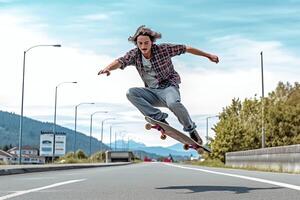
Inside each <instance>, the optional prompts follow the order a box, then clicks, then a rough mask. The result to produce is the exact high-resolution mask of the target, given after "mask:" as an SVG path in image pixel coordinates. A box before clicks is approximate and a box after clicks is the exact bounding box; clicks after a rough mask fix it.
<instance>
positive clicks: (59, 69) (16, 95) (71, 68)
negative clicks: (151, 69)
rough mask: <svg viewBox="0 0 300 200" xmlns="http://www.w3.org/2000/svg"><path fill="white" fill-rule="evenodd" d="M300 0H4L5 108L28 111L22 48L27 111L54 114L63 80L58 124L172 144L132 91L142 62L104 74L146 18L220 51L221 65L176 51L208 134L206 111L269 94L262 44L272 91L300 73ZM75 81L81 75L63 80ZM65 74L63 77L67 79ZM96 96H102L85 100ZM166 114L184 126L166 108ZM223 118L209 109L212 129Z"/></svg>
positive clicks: (188, 100)
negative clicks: (150, 123) (150, 127)
mask: <svg viewBox="0 0 300 200" xmlns="http://www.w3.org/2000/svg"><path fill="white" fill-rule="evenodd" d="M299 13H300V0H285V1H278V0H264V1H261V0H245V1H237V0H226V1H221V0H189V1H184V0H165V1H161V0H152V1H146V0H93V1H92V0H84V1H83V0H77V1H74V0H73V1H71V0H49V1H47V0H44V1H38V0H26V1H25V0H0V27H1V29H0V30H1V31H0V110H2V111H8V112H14V113H16V114H20V113H21V94H22V67H23V58H24V57H23V52H24V51H25V50H28V49H29V48H30V47H32V46H35V45H52V44H61V45H62V47H61V48H54V47H36V48H33V49H31V50H30V51H28V52H27V53H26V62H25V64H26V65H25V66H26V68H25V93H24V116H27V117H31V118H33V119H36V120H41V121H48V122H53V120H54V119H53V118H54V117H53V116H54V99H55V88H56V86H58V85H59V86H58V98H57V124H59V125H62V126H65V127H68V128H70V129H74V116H75V114H74V113H75V106H76V105H79V104H80V106H78V120H77V131H79V132H82V133H84V134H87V135H89V129H90V116H91V114H92V113H94V112H97V111H108V113H105V114H104V113H97V114H95V115H94V116H93V136H94V137H96V138H100V132H101V124H102V121H103V120H104V119H107V118H115V119H114V120H106V121H104V139H103V141H104V142H105V143H108V142H109V130H110V126H111V127H112V133H113V134H114V133H115V132H116V133H117V137H118V139H121V138H124V139H128V138H129V139H133V140H136V141H139V142H143V143H145V144H146V145H147V146H169V145H172V144H175V143H177V142H176V141H175V140H172V139H169V140H166V141H161V140H160V139H159V134H158V133H157V132H155V131H146V130H145V129H144V125H145V120H144V118H143V116H142V115H141V114H140V113H139V112H138V111H137V110H136V109H135V107H134V106H133V105H131V104H130V102H129V101H128V100H127V98H126V92H127V90H128V89H129V88H131V87H143V83H142V81H141V79H140V77H139V75H138V73H137V71H136V69H135V67H134V66H130V67H127V68H126V69H125V70H115V71H113V72H112V74H111V76H109V77H106V76H98V75H97V73H98V71H99V70H100V69H102V68H104V67H105V66H107V65H108V64H110V63H111V62H112V61H113V60H114V59H116V58H118V57H120V56H123V55H124V54H125V53H126V52H127V51H129V50H130V49H132V48H135V46H134V45H133V44H132V43H129V42H128V40H127V39H128V37H129V36H130V35H133V34H134V32H135V30H136V28H137V27H138V26H140V25H146V26H147V27H150V28H152V29H153V30H155V31H157V32H160V33H161V34H162V39H160V40H158V41H157V43H158V44H159V43H173V44H185V45H188V46H192V47H195V48H198V49H201V50H203V51H205V52H208V53H212V54H216V55H218V56H219V59H220V63H219V64H215V63H212V62H210V61H209V60H208V59H206V58H203V57H198V56H194V55H191V54H184V55H180V56H177V57H174V58H173V59H172V60H173V64H174V66H175V69H176V71H177V72H178V73H179V74H180V76H181V79H182V83H181V85H180V92H181V98H182V103H183V104H184V105H185V106H186V108H187V109H188V110H189V113H190V115H191V117H192V119H193V120H194V121H195V123H196V124H197V126H198V131H199V132H200V134H201V136H202V137H205V134H206V118H207V117H208V116H215V115H217V114H219V113H220V112H222V109H223V108H224V107H226V106H228V105H230V103H231V100H232V99H233V98H239V99H241V100H243V99H245V98H254V96H255V95H257V96H258V97H259V96H261V68H260V52H261V51H263V55H264V76H265V77H264V78H265V79H264V81H265V93H266V94H267V93H268V92H270V91H272V90H274V89H275V87H276V85H277V84H278V82H279V81H282V82H285V83H286V82H290V83H294V82H296V81H298V82H299V77H300V76H299V75H300V68H299V65H300V61H299V59H298V55H299V53H300V39H299V35H300V15H299ZM73 81H77V82H78V83H77V84H71V83H63V82H73ZM60 83H63V84H60ZM90 102H94V103H96V104H94V105H89V104H82V103H90ZM162 110H163V111H164V112H167V113H169V118H168V121H169V123H170V124H171V125H173V126H174V127H175V128H177V129H179V130H182V127H181V125H180V124H179V122H178V121H177V119H176V117H175V116H174V115H173V114H172V113H171V112H170V111H168V110H167V109H165V108H162ZM216 122H217V118H216V117H215V118H209V123H208V129H209V135H210V136H213V135H214V133H213V131H212V130H211V127H212V126H213V125H214V124H215V123H216Z"/></svg>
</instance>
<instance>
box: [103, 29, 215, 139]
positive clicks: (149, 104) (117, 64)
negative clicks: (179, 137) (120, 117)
mask: <svg viewBox="0 0 300 200" xmlns="http://www.w3.org/2000/svg"><path fill="white" fill-rule="evenodd" d="M160 38H161V34H160V33H157V32H154V31H152V30H151V29H149V28H146V27H145V26H144V25H143V26H140V27H139V28H138V29H137V31H136V33H135V34H134V35H133V36H131V37H129V38H128V40H129V41H130V42H133V43H134V44H135V45H136V46H137V48H134V49H132V50H130V51H129V52H127V53H126V54H125V55H124V56H123V57H120V58H118V59H116V60H115V61H113V62H112V63H111V64H109V65H108V66H107V67H105V68H104V69H102V70H100V71H99V72H98V75H100V74H106V75H107V76H109V75H110V71H112V70H115V69H118V68H121V69H124V68H125V67H127V66H129V65H134V66H135V67H136V69H137V70H138V72H139V74H140V76H141V78H142V80H143V82H144V84H145V87H142V88H137V87H136V88H130V89H129V90H128V92H127V98H128V100H129V101H130V102H131V103H132V104H133V105H134V106H135V107H136V108H137V109H138V110H139V111H140V112H141V113H142V114H143V115H145V116H149V117H151V118H153V119H156V120H158V121H161V122H163V123H166V124H168V123H167V121H166V118H167V117H168V114H167V113H163V112H162V111H161V110H159V109H158V108H156V107H167V108H169V109H170V110H171V111H172V112H173V113H174V114H175V116H176V117H177V118H178V120H179V122H180V123H181V124H182V125H183V130H184V131H186V132H189V134H190V136H191V138H192V139H194V140H195V141H197V142H198V143H200V144H202V139H201V137H200V136H199V134H198V133H197V130H196V125H195V123H194V122H193V121H192V119H191V117H190V115H189V113H188V111H187V109H186V108H185V107H184V105H183V104H182V103H181V102H180V93H179V84H180V76H179V74H178V73H177V72H176V71H175V70H174V66H173V64H172V60H171V58H172V57H173V56H176V55H180V54H183V53H186V52H187V53H191V54H194V55H198V56H203V57H206V58H208V59H209V60H210V61H212V62H215V63H218V62H219V58H218V56H216V55H212V54H208V53H205V52H203V51H201V50H199V49H196V48H193V47H189V46H185V45H174V44H159V45H157V44H154V42H155V41H156V40H157V39H160Z"/></svg>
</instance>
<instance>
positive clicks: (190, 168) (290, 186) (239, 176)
mask: <svg viewBox="0 0 300 200" xmlns="http://www.w3.org/2000/svg"><path fill="white" fill-rule="evenodd" d="M164 164H165V165H168V166H172V167H177V168H182V169H189V170H195V171H201V172H207V173H211V174H217V175H223V176H231V177H235V178H241V179H247V180H251V181H256V182H261V183H268V184H271V185H277V186H281V187H285V188H289V189H294V190H298V191H300V186H298V185H292V184H288V183H281V182H277V181H269V180H266V179H261V178H253V177H249V176H243V175H237V174H229V173H222V172H216V171H211V170H206V169H200V168H192V167H184V166H179V165H174V164H169V163H164Z"/></svg>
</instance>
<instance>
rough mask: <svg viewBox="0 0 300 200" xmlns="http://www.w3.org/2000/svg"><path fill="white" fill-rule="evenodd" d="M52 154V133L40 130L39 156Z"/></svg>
mask: <svg viewBox="0 0 300 200" xmlns="http://www.w3.org/2000/svg"><path fill="white" fill-rule="evenodd" d="M52 155H53V133H52V132H41V137H40V156H52Z"/></svg>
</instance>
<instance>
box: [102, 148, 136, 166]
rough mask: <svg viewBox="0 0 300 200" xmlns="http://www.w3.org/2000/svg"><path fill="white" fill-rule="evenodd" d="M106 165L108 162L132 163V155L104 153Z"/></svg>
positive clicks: (120, 152)
mask: <svg viewBox="0 0 300 200" xmlns="http://www.w3.org/2000/svg"><path fill="white" fill-rule="evenodd" d="M105 154H106V163H110V162H132V161H133V157H134V156H133V153H132V152H131V151H106V152H105Z"/></svg>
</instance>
